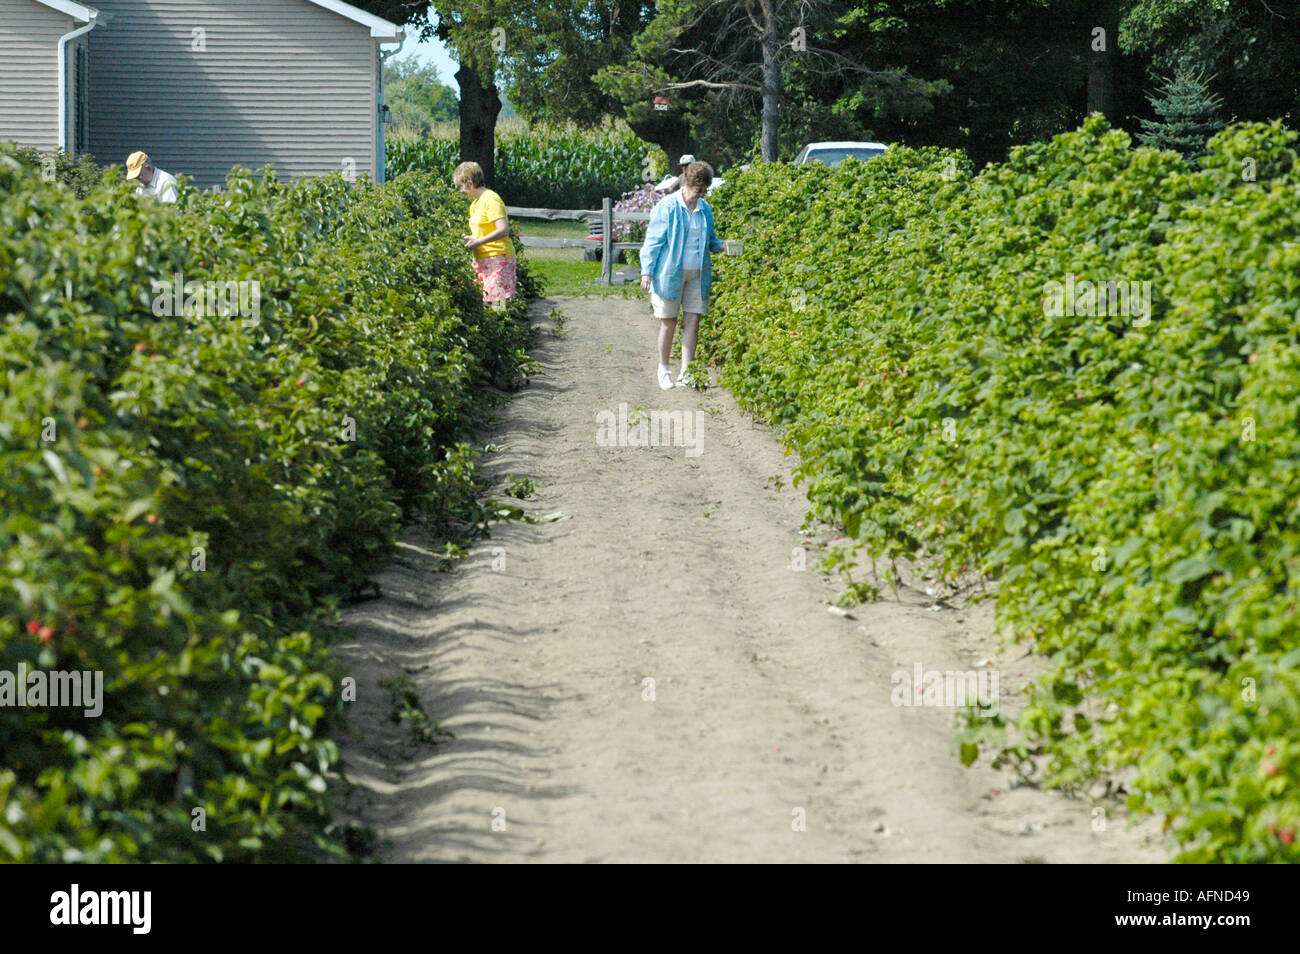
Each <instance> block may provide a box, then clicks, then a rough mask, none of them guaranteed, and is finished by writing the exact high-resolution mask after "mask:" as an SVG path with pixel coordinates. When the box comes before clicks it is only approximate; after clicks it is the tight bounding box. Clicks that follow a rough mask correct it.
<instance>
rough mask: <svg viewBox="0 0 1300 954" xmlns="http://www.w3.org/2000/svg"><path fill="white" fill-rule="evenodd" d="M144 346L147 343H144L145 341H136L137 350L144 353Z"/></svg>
mask: <svg viewBox="0 0 1300 954" xmlns="http://www.w3.org/2000/svg"><path fill="white" fill-rule="evenodd" d="M144 347H145V345H144V342H143V341H137V342H136V343H135V350H136V351H139V352H142V353H143V351H144Z"/></svg>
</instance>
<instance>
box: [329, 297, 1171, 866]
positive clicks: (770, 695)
mask: <svg viewBox="0 0 1300 954" xmlns="http://www.w3.org/2000/svg"><path fill="white" fill-rule="evenodd" d="M553 306H554V307H559V308H560V309H561V310H562V311H563V312H564V313H565V315H566V316H567V318H568V320H567V321H566V322H565V323H564V326H563V328H562V329H560V330H559V331H558V333H557V332H556V329H555V326H554V324H553V323H552V322H551V321H550V319H549V316H550V312H551V308H552V307H553ZM532 310H533V320H534V322H535V323H537V324H538V325H539V327H540V328H541V329H542V334H541V335H540V337H539V346H538V348H537V349H536V351H535V352H534V354H535V356H536V357H537V359H538V360H539V362H540V367H541V371H540V373H539V374H537V375H536V376H535V377H534V378H533V380H532V383H531V384H530V385H529V387H528V388H526V389H525V390H524V391H523V392H521V393H520V394H519V395H518V396H517V397H516V398H515V399H514V400H513V402H511V404H510V405H509V406H507V407H506V408H504V409H503V411H502V412H501V414H500V415H499V420H498V422H497V424H496V425H495V426H494V427H493V429H492V430H491V431H490V432H489V433H486V434H484V435H483V436H484V438H485V439H490V440H492V441H493V442H495V443H496V444H497V445H498V446H499V447H500V448H501V450H500V451H499V452H498V453H495V454H491V455H488V456H487V457H486V458H485V467H486V469H487V472H488V473H489V474H492V475H493V476H494V477H495V478H497V479H498V481H499V483H498V487H499V488H503V487H504V481H505V478H506V477H507V475H510V474H520V475H526V476H528V477H531V478H532V479H533V480H534V481H535V482H536V491H535V492H534V493H533V495H532V496H531V497H529V498H528V499H527V500H524V501H511V502H514V503H520V504H521V505H522V506H523V508H524V509H525V510H526V511H528V512H529V513H530V514H533V515H535V516H536V517H538V518H549V519H539V522H535V523H525V522H510V523H506V524H500V525H498V526H497V527H496V528H495V529H494V530H493V533H492V536H491V538H490V539H487V540H484V541H482V542H481V543H480V544H478V545H477V546H476V547H475V549H474V550H473V551H472V552H471V554H470V556H469V557H468V558H466V559H465V560H464V561H462V562H460V563H459V564H457V565H456V566H455V568H454V569H452V570H451V571H450V572H440V571H439V569H438V559H437V556H436V555H435V553H434V550H435V545H434V543H433V542H432V541H430V540H429V539H428V537H427V535H425V534H424V533H423V532H422V531H421V530H420V529H419V528H411V529H410V530H408V531H407V532H406V533H405V535H404V538H403V541H402V544H401V547H400V551H399V555H398V556H397V557H396V558H395V559H394V560H393V561H392V562H391V563H390V564H389V566H388V567H387V568H386V569H385V570H384V571H383V572H382V573H381V574H379V575H378V576H377V581H378V582H379V584H380V585H381V587H382V590H383V593H384V595H383V597H382V598H379V599H374V600H370V601H368V602H365V603H360V604H357V605H355V606H352V607H350V608H349V609H348V611H347V613H346V617H345V623H346V626H347V627H348V629H349V631H350V632H351V633H352V634H353V636H354V638H353V639H351V640H349V641H347V642H346V643H344V644H342V645H340V646H339V647H338V648H337V650H336V652H337V654H338V656H339V658H340V659H341V660H343V662H344V665H345V667H346V669H347V671H348V672H349V673H351V674H352V675H353V676H355V677H356V678H357V681H358V682H357V684H358V700H357V702H356V703H355V704H354V710H353V712H354V720H353V722H354V730H353V732H352V733H351V735H350V736H349V737H348V738H347V739H346V740H344V743H343V754H344V767H345V773H346V776H347V778H348V779H349V780H350V782H351V783H353V785H354V787H353V788H352V789H351V791H350V795H349V798H348V812H349V815H350V817H352V818H353V819H355V820H358V821H361V822H363V823H365V824H367V825H370V826H372V827H373V828H375V829H376V830H377V831H378V832H379V834H380V835H381V837H382V839H383V847H382V850H381V857H382V858H383V859H384V860H385V861H390V862H410V861H548V862H575V861H576V862H582V861H604V862H617V861H694V862H739V861H871V862H917V861H920V862H1156V861H1161V860H1163V859H1164V857H1165V853H1164V851H1163V848H1162V844H1161V839H1160V835H1159V832H1158V830H1157V829H1158V826H1157V825H1156V823H1155V822H1153V821H1151V820H1146V821H1144V822H1143V823H1142V824H1140V825H1137V826H1129V825H1128V824H1127V821H1126V819H1125V816H1124V812H1123V810H1122V808H1121V807H1120V805H1119V803H1118V802H1116V801H1114V800H1111V801H1108V802H1104V803H1102V804H1101V805H1100V806H1096V805H1094V804H1093V803H1092V802H1090V801H1087V800H1084V799H1081V798H1067V797H1065V796H1063V795H1061V794H1059V793H1056V792H1047V791H1041V790H1039V789H1037V788H1034V787H1031V786H1027V785H1015V784H1014V783H1013V780H1012V778H1011V777H1010V776H1009V775H1008V774H1006V773H1005V772H994V771H993V770H992V769H990V768H988V766H987V759H983V760H982V761H981V762H979V763H977V764H976V766H975V767H974V768H971V769H967V768H964V767H963V766H962V765H961V763H960V762H959V761H958V759H957V758H956V757H955V756H954V755H953V754H952V751H951V745H950V738H951V733H952V729H953V726H954V724H955V723H954V714H953V710H952V709H947V708H938V707H925V706H898V705H895V704H893V702H892V701H891V695H892V694H893V691H894V688H895V683H894V680H893V675H894V673H896V672H899V671H903V672H906V673H908V674H911V673H913V671H914V666H915V665H916V664H918V663H919V664H921V665H922V667H923V669H924V670H927V671H928V670H974V669H980V668H985V669H989V670H996V671H997V672H998V673H999V675H1000V690H1001V705H1002V707H1003V710H1004V712H1010V711H1014V708H1015V706H1016V700H1017V698H1018V696H1019V689H1020V688H1021V687H1022V686H1023V684H1024V682H1025V680H1026V679H1027V678H1028V674H1029V672H1030V671H1032V668H1033V664H1034V661H1033V660H1032V659H1024V658H1023V656H1024V651H1023V650H1022V649H1019V648H1013V649H1010V650H1007V651H1005V652H1001V653H1000V652H999V650H998V645H997V641H996V639H995V637H994V633H993V627H992V620H991V615H990V611H989V608H988V606H987V604H983V603H981V604H976V605H971V604H969V603H967V602H965V601H963V600H960V599H958V600H953V601H945V602H947V604H948V605H936V603H935V600H934V599H932V598H931V597H929V596H927V595H926V593H925V592H924V584H922V583H920V582H918V584H917V587H916V588H912V587H904V588H902V589H901V591H900V592H899V594H898V595H897V597H895V596H894V594H892V593H891V592H889V591H888V590H886V594H885V598H884V599H883V600H881V601H879V602H875V603H868V604H864V605H861V606H859V607H857V608H855V609H853V610H852V611H851V612H852V617H851V618H847V617H845V616H843V615H840V614H837V613H835V612H833V611H831V610H830V609H829V604H830V603H831V602H832V601H834V599H835V598H836V597H837V596H838V595H839V594H840V592H841V587H840V586H839V585H838V584H837V583H836V582H835V581H832V580H829V579H828V578H824V577H822V576H821V575H820V574H819V573H818V572H817V569H816V565H817V564H816V553H815V552H814V551H813V550H810V551H809V553H808V557H807V561H806V566H807V569H805V570H802V571H801V570H799V569H796V568H795V567H796V566H797V564H798V554H797V553H795V550H796V548H801V547H803V546H804V545H805V544H808V545H810V546H812V545H814V544H816V543H817V542H819V541H825V540H827V539H828V538H829V537H831V536H833V531H831V530H830V529H829V528H815V529H814V530H813V531H812V532H811V533H810V534H809V535H805V534H801V532H800V528H801V526H802V524H803V518H804V513H805V509H806V501H805V499H804V498H803V496H802V493H800V492H799V491H798V490H797V489H792V488H791V486H790V472H791V469H792V466H793V464H794V462H795V460H794V458H793V457H787V456H785V455H784V454H783V453H782V449H781V447H780V445H779V443H778V442H777V441H776V439H774V437H773V436H772V435H771V433H770V432H769V431H768V430H766V429H765V428H764V427H762V426H758V425H755V424H754V423H752V422H751V420H750V419H749V418H747V417H746V416H744V415H742V414H741V412H740V411H739V409H738V408H737V407H736V405H735V402H734V401H733V400H732V399H731V396H730V395H729V394H728V393H727V392H725V391H723V390H722V389H720V388H717V387H713V388H710V389H709V390H707V391H706V392H703V393H701V392H697V391H694V390H691V389H682V388H678V389H674V390H673V391H669V392H663V391H660V390H659V389H658V386H657V385H656V383H655V381H654V368H655V363H654V358H653V336H654V334H655V331H656V329H655V322H654V320H653V319H652V318H650V317H649V308H648V305H646V304H645V303H644V302H640V301H625V300H619V299H600V298H591V299H582V298H571V299H562V300H556V301H541V302H536V303H534V305H533V309H532ZM620 403H623V404H626V405H627V406H628V408H629V410H631V409H634V408H636V407H641V408H643V409H644V412H646V413H648V412H650V411H654V410H662V411H672V410H682V411H685V412H699V414H698V421H699V422H700V423H701V424H702V428H703V430H702V436H703V441H702V445H701V452H700V453H698V454H696V453H695V451H694V449H692V448H689V447H684V446H653V447H644V446H606V445H608V443H609V442H608V440H606V438H607V437H608V436H610V435H609V434H608V432H606V433H604V434H602V433H601V422H600V421H599V420H598V415H600V414H601V412H610V413H611V414H612V415H613V416H614V417H615V418H617V415H618V411H619V405H620ZM633 417H635V415H633ZM693 419H694V418H693ZM691 437H692V438H693V437H695V434H694V433H692V434H691ZM688 451H689V453H688ZM777 476H779V477H780V482H779V484H778V482H775V481H773V480H771V478H773V477H777ZM503 495H504V491H503V490H498V496H503ZM981 662H984V663H985V665H984V666H979V665H978V664H979V663H981ZM403 675H404V676H406V677H407V678H409V679H410V681H411V686H412V687H413V688H414V691H415V692H416V693H417V694H418V697H419V700H420V702H421V704H422V706H423V708H424V710H425V711H426V712H427V713H428V714H429V716H431V717H432V718H433V719H435V720H437V722H438V723H439V724H440V726H441V727H442V728H443V729H445V730H447V731H448V732H450V733H451V734H452V736H453V737H452V738H445V737H444V738H440V739H439V740H438V741H436V742H435V743H434V744H429V743H419V742H415V741H413V740H412V733H411V731H410V726H409V725H408V724H407V723H401V724H395V723H394V722H393V720H392V719H391V718H390V714H391V713H392V711H393V702H392V693H391V692H390V691H389V690H388V689H385V688H383V687H382V686H381V683H382V682H384V681H386V680H390V679H392V678H393V677H394V676H403ZM648 680H652V682H651V681H648ZM909 681H910V680H909ZM1102 811H1104V812H1105V814H1104V815H1102V814H1101V812H1102ZM800 829H802V830H800Z"/></svg>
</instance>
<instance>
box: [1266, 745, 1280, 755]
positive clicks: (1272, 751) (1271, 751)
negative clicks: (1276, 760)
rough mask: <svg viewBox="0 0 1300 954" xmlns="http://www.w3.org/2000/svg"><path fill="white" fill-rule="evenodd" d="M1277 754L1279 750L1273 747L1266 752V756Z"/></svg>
mask: <svg viewBox="0 0 1300 954" xmlns="http://www.w3.org/2000/svg"><path fill="white" fill-rule="evenodd" d="M1275 752H1277V749H1275V748H1273V746H1271V745H1270V746H1269V747H1268V748H1266V749H1265V750H1264V754H1265V755H1273V754H1274V753H1275Z"/></svg>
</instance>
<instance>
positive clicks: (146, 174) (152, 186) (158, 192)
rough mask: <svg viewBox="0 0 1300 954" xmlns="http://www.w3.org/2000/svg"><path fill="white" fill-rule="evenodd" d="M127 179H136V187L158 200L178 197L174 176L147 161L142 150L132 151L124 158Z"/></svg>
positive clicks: (169, 200)
mask: <svg viewBox="0 0 1300 954" xmlns="http://www.w3.org/2000/svg"><path fill="white" fill-rule="evenodd" d="M126 178H127V181H128V182H129V181H131V180H132V179H134V180H136V188H137V189H138V190H139V192H140V193H141V194H143V195H151V196H153V197H154V198H155V199H157V200H158V201H159V202H175V201H176V200H177V198H179V194H178V193H177V191H176V190H177V186H179V185H180V183H178V182H177V181H176V177H175V176H174V175H172V174H171V173H170V172H163V171H162V170H161V169H159V168H157V167H156V166H154V164H153V163H152V162H150V161H149V157H148V156H147V155H145V154H144V153H143V152H133V153H131V155H130V156H128V157H127V160H126Z"/></svg>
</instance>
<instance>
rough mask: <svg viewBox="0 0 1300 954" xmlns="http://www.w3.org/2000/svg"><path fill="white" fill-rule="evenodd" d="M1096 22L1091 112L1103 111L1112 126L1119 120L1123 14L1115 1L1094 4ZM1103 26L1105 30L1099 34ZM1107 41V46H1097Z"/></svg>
mask: <svg viewBox="0 0 1300 954" xmlns="http://www.w3.org/2000/svg"><path fill="white" fill-rule="evenodd" d="M1091 19H1092V21H1093V22H1092V23H1090V24H1088V113H1090V114H1091V113H1101V114H1102V115H1103V116H1105V117H1106V118H1107V119H1109V120H1110V122H1111V125H1114V124H1115V123H1116V122H1118V121H1119V117H1118V116H1117V115H1116V114H1115V61H1116V57H1117V56H1118V55H1119V53H1118V50H1117V49H1116V44H1117V43H1118V42H1119V14H1118V11H1117V10H1116V7H1115V3H1114V0H1101V2H1099V3H1097V4H1095V5H1094V6H1093V11H1092V17H1091ZM1098 27H1100V28H1101V29H1102V30H1104V31H1105V32H1104V33H1103V34H1100V35H1099V34H1097V32H1096V30H1097V28H1098ZM1102 38H1104V40H1105V49H1104V50H1099V49H1097V47H1098V46H1099V45H1100V44H1101V40H1102Z"/></svg>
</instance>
